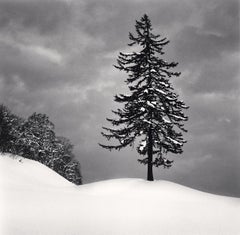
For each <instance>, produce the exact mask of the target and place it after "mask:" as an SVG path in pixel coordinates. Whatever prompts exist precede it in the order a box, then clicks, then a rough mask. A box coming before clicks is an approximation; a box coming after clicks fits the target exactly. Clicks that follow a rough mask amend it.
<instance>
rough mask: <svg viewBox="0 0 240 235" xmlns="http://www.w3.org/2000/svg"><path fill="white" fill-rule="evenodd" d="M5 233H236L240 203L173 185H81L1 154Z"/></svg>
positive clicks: (1, 205) (1, 220)
mask: <svg viewBox="0 0 240 235" xmlns="http://www.w3.org/2000/svg"><path fill="white" fill-rule="evenodd" d="M0 169H1V173H0V174H1V180H0V192H1V194H0V195H1V198H0V199H1V201H0V208H1V212H0V213H1V214H0V216H1V217H0V226H1V227H0V229H1V230H0V234H4V235H36V234H38V235H55V234H56V235H78V234H84V235H103V234H104V235H124V234H126V235H140V234H141V235H145V234H146V235H159V234H163V235H195V234H200V235H209V234H211V235H216V234H219V235H236V234H239V232H240V226H239V220H240V199H238V198H230V197H223V196H217V195H213V194H208V193H203V192H200V191H197V190H193V189H191V188H187V187H184V186H181V185H178V184H175V183H170V182H167V181H154V182H147V181H145V180H141V179H117V180H116V179H115V180H108V181H101V182H97V183H91V184H87V185H82V186H75V185H73V184H71V183H69V182H67V181H66V180H65V179H63V178H62V177H61V176H59V175H57V174H56V173H55V172H53V171H52V170H50V169H49V168H47V167H45V166H43V165H41V164H40V163H37V162H35V161H31V160H27V159H23V158H19V157H15V158H10V157H9V156H6V155H5V156H0Z"/></svg>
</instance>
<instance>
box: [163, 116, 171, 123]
mask: <svg viewBox="0 0 240 235" xmlns="http://www.w3.org/2000/svg"><path fill="white" fill-rule="evenodd" d="M162 120H163V121H164V123H172V122H171V121H170V120H168V119H166V118H165V117H162Z"/></svg>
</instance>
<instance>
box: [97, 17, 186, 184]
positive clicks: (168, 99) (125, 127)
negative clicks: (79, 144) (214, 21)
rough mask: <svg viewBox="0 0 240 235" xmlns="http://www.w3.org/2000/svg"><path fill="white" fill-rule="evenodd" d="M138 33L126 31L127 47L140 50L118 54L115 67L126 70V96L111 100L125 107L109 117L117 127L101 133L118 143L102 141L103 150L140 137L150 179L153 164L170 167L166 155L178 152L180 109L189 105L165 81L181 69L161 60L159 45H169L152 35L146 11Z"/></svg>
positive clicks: (182, 140)
mask: <svg viewBox="0 0 240 235" xmlns="http://www.w3.org/2000/svg"><path fill="white" fill-rule="evenodd" d="M135 27H136V36H134V35H133V34H131V33H130V34H129V39H130V40H131V42H130V43H129V44H128V45H129V46H134V47H135V48H136V49H139V52H132V53H128V54H127V53H121V52H120V55H119V56H118V60H117V65H115V67H116V68H117V69H119V70H120V71H124V72H126V73H127V74H128V78H127V79H126V80H125V82H126V83H127V85H128V88H129V90H130V94H129V95H125V94H120V95H116V96H115V101H116V102H119V103H122V104H123V105H124V107H123V108H122V109H117V110H116V111H113V113H114V114H115V115H117V116H118V118H116V119H111V118H108V119H107V120H108V121H109V122H111V123H112V125H113V126H119V128H118V129H116V128H115V129H112V128H106V127H103V129H104V130H105V131H104V132H102V135H103V136H104V137H106V138H107V139H108V140H109V139H112V138H115V139H116V140H117V142H118V143H117V144H113V145H104V144H100V146H102V147H103V148H106V149H109V150H112V149H116V150H120V149H122V148H124V147H126V146H133V145H134V142H135V141H138V145H137V151H138V153H139V154H140V155H144V156H145V155H147V156H146V157H144V158H143V159H139V160H138V161H139V162H140V163H143V164H147V165H148V173H147V179H148V180H150V181H152V180H153V172H152V167H153V166H156V167H159V166H163V167H167V168H168V167H170V166H171V165H172V162H173V161H171V160H168V159H167V158H166V153H168V152H171V153H174V154H180V153H182V152H183V150H182V147H183V144H184V143H185V142H186V141H185V140H184V139H183V135H182V132H186V129H184V125H183V122H184V121H187V119H188V118H187V116H185V115H184V113H183V110H184V109H187V108H188V107H187V106H186V105H185V104H184V102H183V101H181V100H179V98H178V95H177V94H176V93H175V92H174V89H173V86H172V85H171V83H170V82H169V79H170V78H171V77H174V76H176V77H178V76H179V75H180V73H179V72H174V71H171V69H172V68H174V67H176V66H177V64H178V63H175V62H167V61H165V60H164V59H162V58H161V56H162V55H163V54H164V52H163V47H164V46H165V45H167V44H168V43H169V41H168V40H167V39H166V38H162V37H161V36H160V35H155V34H153V33H152V25H151V21H150V19H149V17H148V16H147V15H146V14H145V15H144V16H143V17H142V18H141V19H140V21H136V26H135Z"/></svg>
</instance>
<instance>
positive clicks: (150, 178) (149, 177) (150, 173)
mask: <svg viewBox="0 0 240 235" xmlns="http://www.w3.org/2000/svg"><path fill="white" fill-rule="evenodd" d="M147 153H148V171H147V180H148V181H153V169H152V167H153V165H152V160H153V141H152V129H151V128H150V129H149V131H148V152H147Z"/></svg>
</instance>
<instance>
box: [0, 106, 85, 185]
mask: <svg viewBox="0 0 240 235" xmlns="http://www.w3.org/2000/svg"><path fill="white" fill-rule="evenodd" d="M72 151H73V145H72V144H71V142H70V140H69V139H67V138H65V137H60V136H56V134H55V132H54V124H53V123H52V122H50V121H49V118H48V117H47V115H46V114H41V113H33V114H32V115H31V116H29V117H28V118H27V119H26V120H25V119H23V118H20V117H18V116H17V115H15V114H13V113H12V112H11V111H10V110H9V109H8V108H7V107H6V106H5V105H3V104H1V105H0V152H2V153H12V154H16V155H19V156H22V157H24V158H28V159H32V160H36V161H38V162H41V163H42V164H44V165H46V166H48V167H50V168H51V169H53V170H54V171H56V172H57V173H58V174H60V175H61V176H63V177H64V178H66V179H67V180H69V181H70V182H72V183H75V184H77V185H79V184H82V177H81V173H80V164H79V162H78V161H76V160H75V159H74V158H75V157H74V154H73V152H72Z"/></svg>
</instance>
